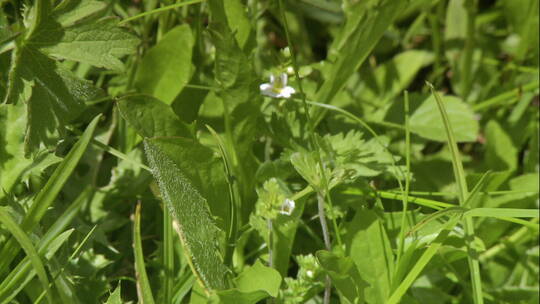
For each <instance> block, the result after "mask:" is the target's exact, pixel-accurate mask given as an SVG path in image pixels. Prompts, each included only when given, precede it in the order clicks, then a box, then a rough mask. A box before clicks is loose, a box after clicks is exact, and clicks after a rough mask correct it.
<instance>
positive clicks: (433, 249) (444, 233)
mask: <svg viewBox="0 0 540 304" xmlns="http://www.w3.org/2000/svg"><path fill="white" fill-rule="evenodd" d="M460 218H461V217H460V214H456V215H453V216H452V217H451V218H450V220H448V222H446V223H445V224H444V226H443V227H442V229H441V231H440V232H439V234H438V235H437V237H436V238H435V240H434V241H433V242H432V243H431V244H430V245H429V247H427V249H426V250H425V251H424V253H423V254H422V255H421V256H420V258H419V259H418V260H417V261H415V264H414V266H413V267H412V269H411V270H410V271H409V272H408V273H407V275H406V276H405V278H404V279H403V280H402V281H401V282H400V284H399V286H398V287H397V288H396V289H395V290H394V292H393V293H392V295H391V296H390V297H389V298H388V300H387V301H385V302H384V303H387V304H396V303H401V302H400V300H401V298H402V297H403V295H404V294H405V292H407V290H408V289H409V287H410V286H411V285H412V284H413V283H414V281H415V280H416V278H417V277H418V276H419V275H420V273H421V272H422V270H423V269H424V267H425V266H426V265H427V264H428V263H429V261H430V260H431V259H432V258H433V256H434V255H435V254H436V253H437V252H438V250H439V248H440V247H441V246H442V245H443V243H444V241H445V240H446V238H447V237H448V234H449V233H450V231H451V230H452V229H453V228H454V226H456V225H457V223H458V222H459V220H460Z"/></svg>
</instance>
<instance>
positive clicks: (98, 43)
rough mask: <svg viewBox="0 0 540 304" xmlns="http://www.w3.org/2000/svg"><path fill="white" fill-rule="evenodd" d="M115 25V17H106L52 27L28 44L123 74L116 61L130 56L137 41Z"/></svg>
mask: <svg viewBox="0 0 540 304" xmlns="http://www.w3.org/2000/svg"><path fill="white" fill-rule="evenodd" d="M49 22H50V23H49V24H53V23H54V22H55V21H49ZM117 24H118V19H117V18H113V17H107V18H103V19H100V20H97V21H93V22H88V23H76V24H74V25H72V26H69V27H66V28H62V27H54V26H52V28H50V29H48V30H47V32H45V33H43V34H41V33H39V35H35V36H34V37H33V38H32V40H31V44H33V45H36V46H39V48H40V49H41V50H43V52H45V53H47V54H49V55H51V56H54V57H57V58H61V59H67V60H74V61H79V62H84V63H88V64H90V65H93V66H96V67H102V68H106V69H111V70H115V71H122V70H123V68H124V65H123V63H122V61H120V59H119V58H120V57H122V56H124V55H128V54H131V53H133V52H134V51H135V48H136V47H137V45H138V44H139V39H138V38H137V37H136V36H135V35H133V34H132V33H130V32H129V31H127V30H126V29H124V28H121V27H118V26H117ZM55 37H61V38H59V39H58V38H55Z"/></svg>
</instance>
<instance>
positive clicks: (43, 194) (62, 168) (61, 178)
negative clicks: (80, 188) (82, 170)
mask: <svg viewBox="0 0 540 304" xmlns="http://www.w3.org/2000/svg"><path fill="white" fill-rule="evenodd" d="M100 118H101V115H98V116H96V117H95V118H94V119H93V120H92V122H90V124H89V125H88V127H87V128H86V130H85V131H84V133H83V135H82V136H81V138H80V139H79V140H78V141H77V143H76V144H75V145H74V146H73V148H71V150H70V151H69V153H68V154H67V156H66V157H65V158H64V160H63V161H62V162H61V163H60V164H59V165H58V167H56V169H55V170H54V172H53V174H52V175H51V177H50V178H49V180H48V181H47V183H46V184H45V186H44V187H43V188H42V189H41V191H40V192H39V193H38V194H37V196H36V198H35V199H34V203H33V204H32V206H31V207H30V209H29V210H28V213H27V214H26V216H25V218H24V220H23V222H22V224H21V229H22V230H23V231H26V232H28V231H30V230H32V229H33V228H34V226H35V225H36V224H37V223H38V222H39V221H40V220H41V218H42V217H43V215H45V212H46V211H47V209H48V208H49V207H50V206H51V204H52V203H53V201H54V200H55V199H56V196H57V195H58V193H60V190H62V187H63V186H64V184H65V183H66V181H67V180H68V178H69V176H70V175H71V173H72V172H73V170H75V166H77V164H78V163H79V160H80V159H81V157H82V156H83V154H84V152H85V151H86V148H87V147H88V144H89V143H90V140H91V139H92V137H93V135H94V131H95V130H96V127H97V123H98V121H99V119H100ZM18 252H19V248H18V247H17V246H16V244H15V243H14V241H13V240H9V241H8V242H7V243H6V244H5V246H4V248H2V250H1V251H0V256H1V257H2V259H1V260H0V273H3V272H4V271H5V270H6V267H7V266H8V265H9V264H10V263H11V261H12V260H13V258H14V257H15V256H16V255H17V253H18Z"/></svg>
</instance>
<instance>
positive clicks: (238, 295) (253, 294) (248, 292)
mask: <svg viewBox="0 0 540 304" xmlns="http://www.w3.org/2000/svg"><path fill="white" fill-rule="evenodd" d="M235 282H236V288H234V289H228V290H222V291H218V292H217V293H216V294H215V295H213V296H212V297H211V298H210V302H209V303H222V304H255V303H258V302H259V301H261V300H263V299H265V298H268V297H269V296H271V297H274V298H275V297H277V295H278V292H279V286H280V285H281V276H280V275H279V273H278V272H277V271H276V270H275V269H273V268H270V267H267V266H264V265H263V264H262V263H261V262H260V261H259V260H257V262H255V264H254V265H253V266H248V267H246V268H245V269H244V271H242V273H240V274H239V275H238V277H237V278H236V279H235Z"/></svg>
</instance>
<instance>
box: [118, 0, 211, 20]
mask: <svg viewBox="0 0 540 304" xmlns="http://www.w3.org/2000/svg"><path fill="white" fill-rule="evenodd" d="M200 2H203V0H191V1H184V2H180V3H175V4H171V5H167V6H163V7H160V8H156V9H153V10H151V11H148V12H144V13H141V14H138V15H135V16H131V17H129V18H126V19H124V20H122V21H120V22H119V23H118V24H119V25H122V24H125V23H127V22H130V21H133V20H135V19H139V18H142V17H145V16H148V15H152V14H158V13H162V12H166V11H168V10H171V9H175V8H178V7H182V6H186V5H190V4H195V3H200Z"/></svg>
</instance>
